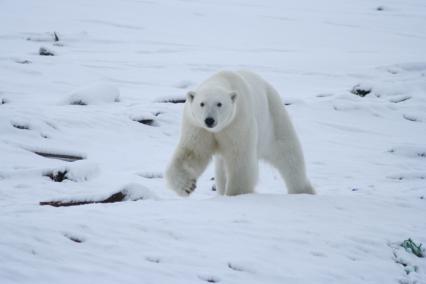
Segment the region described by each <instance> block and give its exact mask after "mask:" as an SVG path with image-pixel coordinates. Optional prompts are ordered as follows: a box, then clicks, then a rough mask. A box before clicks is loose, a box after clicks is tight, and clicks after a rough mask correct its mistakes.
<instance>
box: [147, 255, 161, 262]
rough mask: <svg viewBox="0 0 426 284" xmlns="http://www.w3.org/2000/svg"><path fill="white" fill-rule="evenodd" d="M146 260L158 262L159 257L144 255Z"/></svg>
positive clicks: (159, 260)
mask: <svg viewBox="0 0 426 284" xmlns="http://www.w3.org/2000/svg"><path fill="white" fill-rule="evenodd" d="M145 260H146V261H149V262H152V263H160V262H161V259H160V258H158V257H153V256H147V257H145Z"/></svg>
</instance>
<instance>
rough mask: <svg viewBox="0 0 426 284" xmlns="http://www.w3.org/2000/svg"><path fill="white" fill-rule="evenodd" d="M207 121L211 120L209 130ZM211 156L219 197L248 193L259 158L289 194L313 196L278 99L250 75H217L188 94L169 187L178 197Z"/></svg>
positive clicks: (184, 193) (168, 174) (189, 187)
mask: <svg viewBox="0 0 426 284" xmlns="http://www.w3.org/2000/svg"><path fill="white" fill-rule="evenodd" d="M218 103H220V104H221V106H218ZM201 105H203V106H201ZM208 117H209V118H212V119H214V121H215V123H214V125H211V126H212V127H211V128H209V127H207V125H206V122H205V119H206V118H208ZM213 155H214V156H215V175H216V177H215V181H216V188H217V191H218V192H219V193H220V194H225V195H237V194H243V193H252V192H253V191H254V187H255V185H256V181H257V175H258V161H259V160H260V159H262V160H265V161H267V162H269V163H270V164H271V165H273V166H274V167H275V168H277V169H278V170H279V172H280V173H281V176H282V177H283V179H284V180H285V182H286V185H287V189H288V192H289V193H310V194H314V193H315V192H314V189H313V188H312V186H311V184H310V182H309V180H308V178H307V176H306V171H305V163H304V159H303V154H302V149H301V146H300V143H299V140H298V138H297V136H296V133H295V131H294V128H293V125H292V124H291V121H290V118H289V116H288V114H287V111H286V110H285V108H284V104H283V102H282V101H281V98H280V96H279V95H278V93H277V92H276V91H275V89H274V88H273V87H272V86H271V85H270V84H268V83H267V82H266V81H265V80H263V79H262V78H261V77H259V76H258V75H256V74H254V73H251V72H248V71H238V72H231V71H221V72H219V73H217V74H215V75H213V76H212V77H210V78H209V79H207V80H206V81H205V82H204V83H202V84H201V85H200V86H199V87H198V88H197V89H196V90H195V91H192V92H189V93H188V96H187V101H186V103H185V107H184V113H183V119H182V130H181V137H180V141H179V144H178V146H177V149H176V151H175V153H174V156H173V159H172V161H171V163H170V165H169V167H168V168H167V170H166V175H165V177H166V181H167V183H168V185H169V186H170V187H171V188H172V189H174V190H175V191H176V192H177V193H178V194H179V195H182V196H187V195H189V194H191V193H192V191H193V190H194V189H195V185H196V181H197V178H198V177H199V176H200V175H201V174H202V172H203V171H204V170H205V168H206V167H207V165H208V163H209V162H210V160H211V158H212V156H213Z"/></svg>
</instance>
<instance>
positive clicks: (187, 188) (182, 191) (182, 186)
mask: <svg viewBox="0 0 426 284" xmlns="http://www.w3.org/2000/svg"><path fill="white" fill-rule="evenodd" d="M196 183H197V181H196V180H195V179H188V180H186V181H181V182H180V183H179V185H178V186H177V187H176V188H175V191H176V192H177V194H179V195H180V196H188V195H190V194H191V193H192V192H193V191H194V190H195V188H197V184H196Z"/></svg>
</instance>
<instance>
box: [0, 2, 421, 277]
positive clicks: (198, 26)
mask: <svg viewBox="0 0 426 284" xmlns="http://www.w3.org/2000/svg"><path fill="white" fill-rule="evenodd" d="M54 33H56V36H57V40H58V41H55V35H54ZM41 47H43V48H45V49H47V51H51V52H53V53H54V56H40V55H39V50H40V48H41ZM241 68H245V69H250V70H253V71H255V72H257V73H259V74H260V75H261V76H263V77H264V78H265V79H267V80H268V81H270V82H271V83H272V84H273V85H274V86H275V87H276V89H277V90H279V92H280V93H281V95H282V97H283V99H284V101H285V102H286V103H287V104H288V106H287V109H288V111H289V112H290V115H291V117H292V119H293V122H294V124H295V126H296V129H297V132H298V134H299V136H300V139H301V142H302V145H303V148H304V152H305V156H306V161H307V167H308V171H309V176H310V178H311V180H312V182H313V184H314V185H315V188H316V190H317V192H318V195H316V196H304V195H300V196H294V195H292V196H290V195H287V194H286V190H285V186H284V184H283V182H282V181H281V179H280V177H279V175H278V173H277V172H276V171H275V170H273V169H272V168H271V167H269V166H267V165H262V167H261V177H260V180H259V183H258V186H257V192H258V193H256V194H252V195H245V196H237V197H218V196H217V195H216V193H215V192H213V191H212V190H211V188H212V185H213V184H214V181H213V180H211V177H212V176H213V171H212V169H211V167H210V168H209V169H208V170H207V172H206V173H205V174H204V175H203V176H202V177H201V179H200V180H199V182H198V188H197V190H196V192H195V193H194V194H193V195H192V196H191V197H190V198H188V199H184V198H179V197H177V196H176V195H175V194H174V193H173V192H172V191H170V190H168V189H166V188H165V183H164V180H163V178H162V176H163V175H162V173H163V171H164V169H165V166H166V164H167V162H168V161H169V159H170V157H171V154H172V152H173V149H174V146H175V145H176V143H177V140H178V137H179V130H180V129H179V120H180V115H181V111H182V104H173V103H167V101H169V100H172V99H181V98H184V95H185V93H186V92H187V91H188V90H190V89H191V88H192V87H194V86H196V85H197V84H198V83H200V82H201V81H202V80H204V79H205V78H207V77H208V76H210V75H211V74H213V73H214V72H216V71H218V70H221V69H241ZM369 90H371V92H370V93H369V94H367V95H366V96H365V97H361V96H358V95H355V94H353V93H352V92H355V93H357V92H358V93H362V92H363V91H369ZM351 91H352V92H351ZM36 153H38V154H36ZM52 154H55V155H60V158H61V159H62V160H61V159H53V158H52V157H51V155H52ZM76 159H77V160H76ZM74 160H75V161H74ZM52 178H54V179H57V180H62V179H64V180H63V181H62V182H55V181H53V180H52ZM118 192H123V193H124V194H127V195H126V197H125V198H124V199H125V200H124V201H123V202H117V203H104V204H88V205H82V206H72V207H52V206H40V205H39V202H41V201H71V200H74V201H100V200H104V199H106V198H108V197H110V196H111V195H113V194H116V193H118ZM130 200H137V201H130ZM425 219H426V4H425V3H424V1H423V0H399V1H397V0H394V1H377V0H346V1H341V0H330V1H315V0H299V1H278V0H276V1H261V0H249V1H243V0H232V1H226V0H220V1H219V0H218V1H212V0H210V1H201V0H200V1H178V0H167V1H166V0H163V1H141V0H126V1H124V0H121V1H119V0H94V1H83V0H73V1H65V0H63V1H58V0H44V1H24V0H4V1H2V2H1V3H0V283H94V282H96V281H97V282H99V283H209V282H210V283H245V284H246V283H412V284H413V283H426V260H425V258H419V257H416V256H414V255H413V254H410V253H408V252H406V251H405V250H404V249H403V248H401V247H400V246H399V243H401V242H402V241H403V240H406V239H408V238H412V239H413V240H415V241H416V242H417V243H423V244H426V222H425ZM407 271H408V272H407Z"/></svg>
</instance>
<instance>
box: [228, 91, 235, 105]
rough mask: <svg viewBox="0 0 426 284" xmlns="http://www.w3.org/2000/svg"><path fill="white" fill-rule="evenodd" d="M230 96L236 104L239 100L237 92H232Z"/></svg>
mask: <svg viewBox="0 0 426 284" xmlns="http://www.w3.org/2000/svg"><path fill="white" fill-rule="evenodd" d="M229 95H230V96H231V100H232V102H235V100H236V99H237V92H235V91H232V92H231V93H230V94H229Z"/></svg>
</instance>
